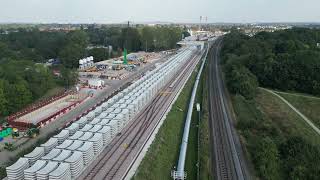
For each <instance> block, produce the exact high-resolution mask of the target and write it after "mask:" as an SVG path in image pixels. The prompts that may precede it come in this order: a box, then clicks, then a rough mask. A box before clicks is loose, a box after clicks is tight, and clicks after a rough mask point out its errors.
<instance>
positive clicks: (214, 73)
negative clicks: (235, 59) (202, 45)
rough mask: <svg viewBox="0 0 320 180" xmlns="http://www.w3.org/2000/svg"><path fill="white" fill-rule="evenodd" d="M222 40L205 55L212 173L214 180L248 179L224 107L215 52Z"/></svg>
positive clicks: (229, 117)
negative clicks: (207, 71)
mask: <svg viewBox="0 0 320 180" xmlns="http://www.w3.org/2000/svg"><path fill="white" fill-rule="evenodd" d="M221 42H222V39H219V40H217V41H216V43H215V44H214V46H213V48H212V49H211V51H210V53H209V78H208V82H207V83H208V86H209V124H210V130H211V132H210V141H211V150H212V155H211V158H212V159H211V162H212V166H211V167H212V172H213V174H215V179H217V180H247V179H250V177H249V176H248V173H247V168H246V165H245V161H244V158H243V153H242V149H241V145H240V142H239V139H238V137H237V134H236V132H235V129H234V127H233V122H234V121H233V119H232V116H231V115H230V110H229V107H228V104H227V98H226V95H225V87H224V84H223V82H222V77H221V72H220V68H219V52H220V46H221Z"/></svg>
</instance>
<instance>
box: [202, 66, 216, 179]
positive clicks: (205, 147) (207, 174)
mask: <svg viewBox="0 0 320 180" xmlns="http://www.w3.org/2000/svg"><path fill="white" fill-rule="evenodd" d="M207 72H208V68H207V66H206V68H205V69H204V72H203V75H204V76H203V78H202V85H201V88H202V89H200V92H199V93H198V94H200V93H201V94H202V96H201V98H202V106H201V108H202V110H201V111H202V112H201V113H202V116H201V121H200V128H199V130H200V132H199V136H200V137H199V139H200V147H199V148H200V149H199V151H200V152H199V154H200V155H199V156H200V157H199V159H200V162H199V164H200V177H199V179H200V180H211V179H213V176H212V174H211V165H210V144H209V138H210V131H209V116H208V86H207V83H206V80H207V79H206V78H207V76H206V74H207Z"/></svg>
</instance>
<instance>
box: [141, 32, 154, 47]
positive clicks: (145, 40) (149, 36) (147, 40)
mask: <svg viewBox="0 0 320 180" xmlns="http://www.w3.org/2000/svg"><path fill="white" fill-rule="evenodd" d="M153 40H154V32H153V28H152V27H148V26H145V27H143V28H142V30H141V44H142V49H143V50H147V51H149V50H154V43H153Z"/></svg>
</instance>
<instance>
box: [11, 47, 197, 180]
mask: <svg viewBox="0 0 320 180" xmlns="http://www.w3.org/2000/svg"><path fill="white" fill-rule="evenodd" d="M196 52H199V51H198V50H196V48H194V47H189V48H183V49H180V50H179V51H178V54H177V55H174V56H173V57H171V58H170V59H169V60H168V61H165V62H164V63H161V64H157V65H156V68H155V69H153V70H152V71H148V72H146V73H145V75H144V76H143V77H141V78H140V79H139V80H137V81H135V82H133V83H132V84H131V85H129V86H128V87H127V88H125V89H124V90H122V91H120V92H118V93H117V94H116V95H114V96H113V97H111V98H110V99H108V100H107V101H105V102H103V103H101V104H100V105H99V106H96V107H95V108H94V109H93V110H92V111H89V112H88V113H87V114H86V115H83V116H82V117H81V118H80V119H78V120H77V121H75V122H73V123H72V124H70V125H69V126H68V127H66V128H65V129H63V130H61V131H60V133H59V134H57V135H55V136H54V137H52V138H50V139H49V140H48V141H47V142H46V143H44V144H42V145H40V147H37V148H35V149H34V150H33V151H32V152H31V153H29V154H27V155H25V156H24V157H23V158H20V159H19V160H18V161H17V162H16V163H14V164H13V165H11V166H9V167H7V175H8V176H7V177H8V179H76V178H78V177H79V178H80V179H121V177H122V176H123V175H124V174H125V173H127V168H128V166H129V165H130V163H124V162H125V161H128V160H130V161H132V160H133V159H132V158H133V156H136V155H137V154H139V151H138V149H140V148H141V147H143V146H142V144H144V143H142V142H141V141H147V140H148V139H149V138H150V133H152V132H153V131H154V128H155V127H156V126H157V125H158V124H159V121H160V119H162V117H163V116H164V115H165V112H166V110H167V109H168V108H169V106H170V104H171V103H172V101H173V99H174V98H175V96H176V94H177V93H178V92H179V90H180V89H181V88H182V87H183V85H184V83H185V82H186V80H187V79H188V77H189V75H190V74H191V72H192V71H193V69H194V67H195V66H196V64H197V62H198V61H199V59H200V58H199V54H198V53H196ZM176 79H179V80H176ZM170 89H171V93H169V95H168V96H163V95H162V93H161V91H167V90H169V91H170ZM155 109H156V110H157V111H155ZM140 140H141V141H140ZM124 144H127V145H126V146H127V147H126V148H121V146H123V145H124ZM123 150H124V151H123ZM127 150H128V151H127ZM129 150H130V151H129ZM119 151H120V152H119ZM121 151H122V152H121ZM124 165H125V166H124ZM122 168H125V169H122ZM100 170H101V171H100ZM80 175H81V176H80Z"/></svg>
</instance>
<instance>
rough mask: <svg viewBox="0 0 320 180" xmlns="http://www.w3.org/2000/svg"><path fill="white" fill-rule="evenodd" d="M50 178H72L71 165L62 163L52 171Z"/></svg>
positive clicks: (64, 179)
mask: <svg viewBox="0 0 320 180" xmlns="http://www.w3.org/2000/svg"><path fill="white" fill-rule="evenodd" d="M49 179H50V180H71V171H70V165H69V164H68V163H60V164H59V166H58V167H57V168H56V169H55V170H53V171H52V172H50V174H49Z"/></svg>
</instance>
